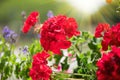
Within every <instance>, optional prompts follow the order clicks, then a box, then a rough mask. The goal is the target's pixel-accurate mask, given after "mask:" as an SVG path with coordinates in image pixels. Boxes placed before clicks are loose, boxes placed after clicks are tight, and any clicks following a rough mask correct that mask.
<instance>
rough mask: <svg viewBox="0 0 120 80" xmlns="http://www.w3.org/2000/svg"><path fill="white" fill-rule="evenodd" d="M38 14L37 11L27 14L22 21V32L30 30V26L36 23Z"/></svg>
mask: <svg viewBox="0 0 120 80" xmlns="http://www.w3.org/2000/svg"><path fill="white" fill-rule="evenodd" d="M38 16H39V13H38V12H32V13H30V15H29V16H28V18H27V19H26V21H25V22H24V26H23V29H22V32H24V33H27V32H28V31H29V30H30V28H31V27H32V26H34V25H35V23H37V21H38Z"/></svg>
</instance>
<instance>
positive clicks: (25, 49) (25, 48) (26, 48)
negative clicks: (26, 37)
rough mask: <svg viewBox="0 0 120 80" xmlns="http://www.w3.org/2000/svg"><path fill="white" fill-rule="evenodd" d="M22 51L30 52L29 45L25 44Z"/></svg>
mask: <svg viewBox="0 0 120 80" xmlns="http://www.w3.org/2000/svg"><path fill="white" fill-rule="evenodd" d="M22 52H23V53H24V54H25V53H27V52H28V46H24V48H23V50H22Z"/></svg>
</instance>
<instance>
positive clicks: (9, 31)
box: [2, 26, 11, 39]
mask: <svg viewBox="0 0 120 80" xmlns="http://www.w3.org/2000/svg"><path fill="white" fill-rule="evenodd" d="M10 33H11V30H10V29H9V28H8V26H5V27H4V29H3V31H2V34H3V37H4V38H5V39H8V38H9V36H10Z"/></svg>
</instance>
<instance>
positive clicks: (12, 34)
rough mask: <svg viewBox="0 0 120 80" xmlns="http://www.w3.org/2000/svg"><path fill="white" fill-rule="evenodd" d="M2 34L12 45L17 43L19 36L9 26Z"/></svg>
mask: <svg viewBox="0 0 120 80" xmlns="http://www.w3.org/2000/svg"><path fill="white" fill-rule="evenodd" d="M2 34H3V37H4V38H5V40H6V41H8V42H10V43H15V42H16V38H17V36H18V35H17V34H16V33H15V32H14V31H12V30H10V29H9V28H8V27H7V26H5V27H4V29H3V31H2Z"/></svg>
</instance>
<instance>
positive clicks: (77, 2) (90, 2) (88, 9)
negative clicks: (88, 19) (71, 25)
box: [67, 0, 106, 14]
mask: <svg viewBox="0 0 120 80" xmlns="http://www.w3.org/2000/svg"><path fill="white" fill-rule="evenodd" d="M67 2H68V3H69V4H71V5H72V6H73V7H75V8H76V9H78V10H79V11H80V12H83V13H85V14H92V13H94V12H96V11H97V10H98V9H99V8H100V7H102V6H103V5H105V3H106V2H105V0H67Z"/></svg>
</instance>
